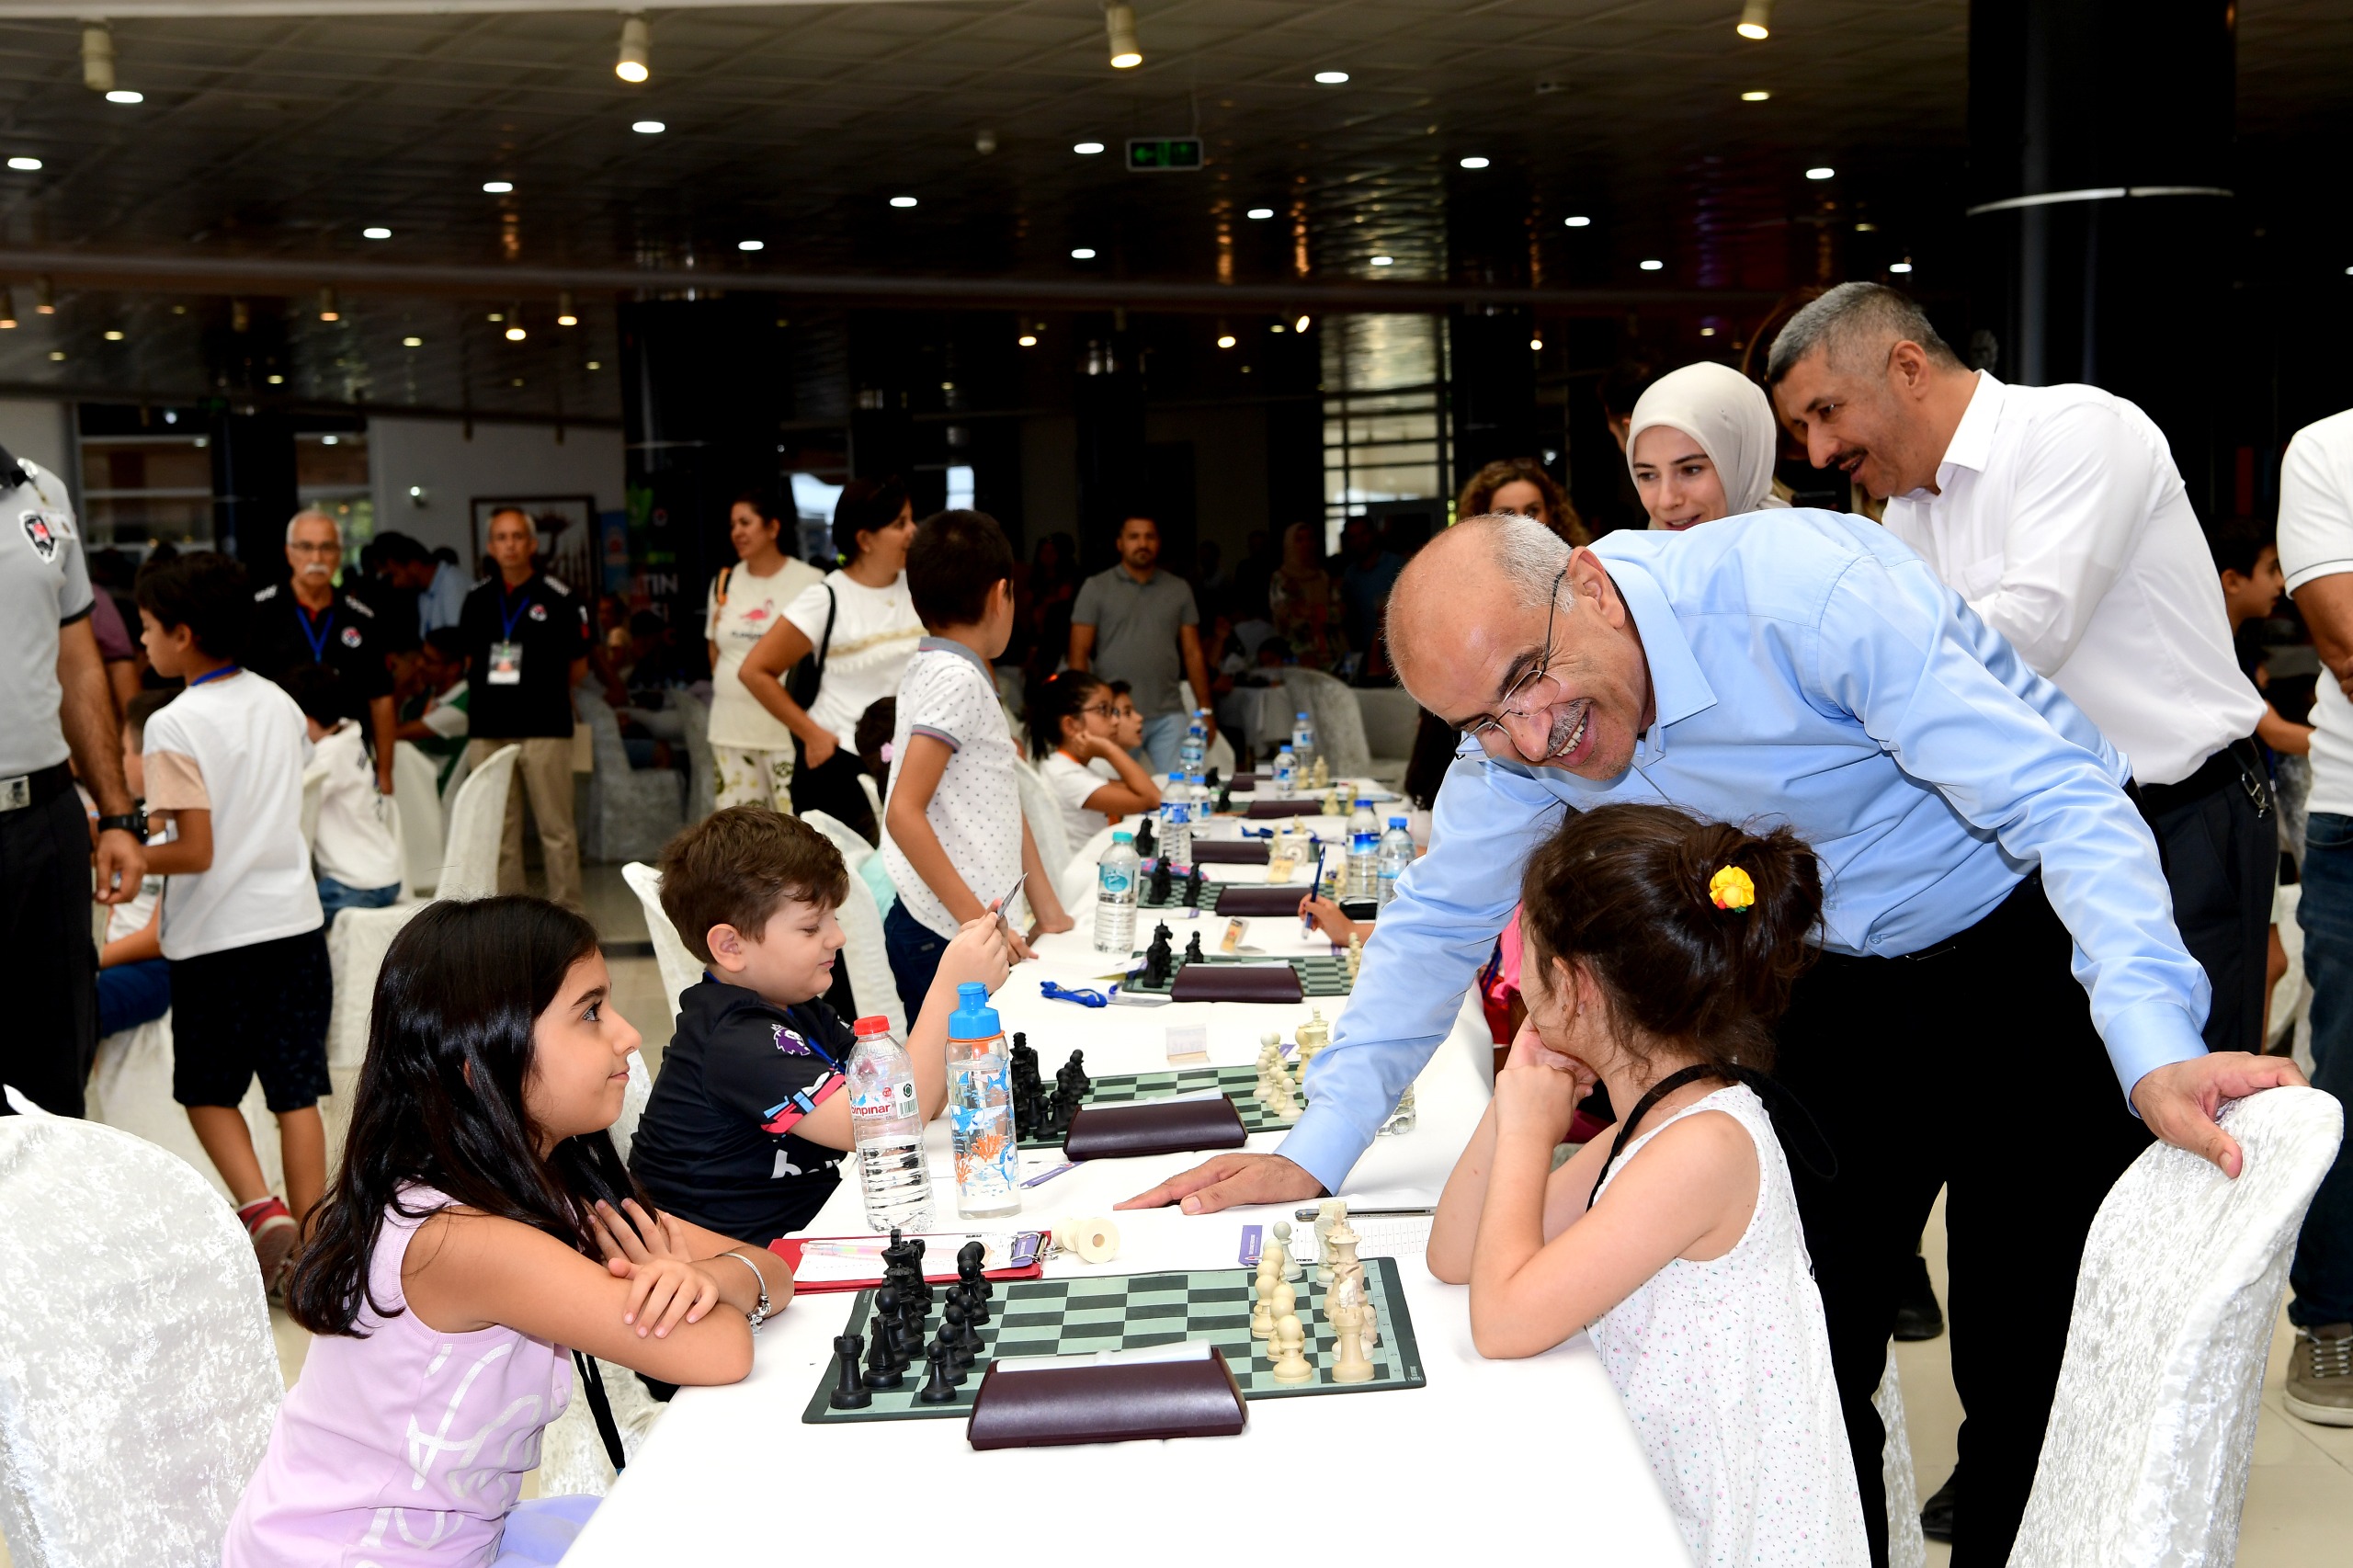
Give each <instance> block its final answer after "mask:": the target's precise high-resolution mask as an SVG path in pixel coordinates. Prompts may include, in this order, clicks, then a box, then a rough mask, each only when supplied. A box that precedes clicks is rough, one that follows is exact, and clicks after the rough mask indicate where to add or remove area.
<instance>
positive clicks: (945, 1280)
mask: <svg viewBox="0 0 2353 1568" xmlns="http://www.w3.org/2000/svg"><path fill="white" fill-rule="evenodd" d="M866 1239H867V1238H865V1237H863V1236H779V1237H778V1238H777V1239H776V1240H774V1241H772V1242H770V1243H769V1244H768V1251H770V1252H772V1253H774V1254H776V1255H777V1256H779V1257H780V1258H782V1259H784V1266H785V1267H787V1268H790V1270H792V1272H793V1274H794V1276H795V1278H794V1279H793V1282H792V1293H793V1294H794V1295H796V1296H818V1295H824V1294H826V1293H827V1292H830V1291H838V1290H872V1289H873V1288H874V1287H875V1286H877V1285H880V1284H881V1283H882V1275H881V1271H880V1270H877V1271H876V1273H875V1275H874V1277H873V1278H870V1279H868V1278H859V1279H812V1280H810V1281H809V1282H808V1283H807V1284H805V1285H804V1284H802V1283H801V1280H800V1278H798V1276H799V1275H800V1273H801V1246H802V1244H804V1243H808V1242H855V1241H863V1240H866ZM1040 1250H1041V1251H1042V1250H1043V1249H1042V1248H1041V1249H1040ZM935 1256H936V1257H938V1260H939V1262H940V1263H941V1264H942V1265H943V1266H944V1267H938V1268H930V1267H926V1269H925V1270H924V1276H923V1277H924V1278H926V1279H927V1280H929V1281H930V1282H932V1283H933V1284H935V1285H945V1284H951V1283H953V1282H954V1280H955V1278H956V1255H955V1254H954V1253H952V1252H951V1253H944V1254H935V1253H932V1252H930V1251H928V1250H926V1252H925V1254H924V1261H925V1262H926V1264H929V1263H930V1262H931V1260H932V1259H933V1258H934V1257H935ZM1045 1272H1046V1265H1045V1260H1044V1259H1043V1258H1040V1259H1039V1260H1038V1261H1037V1262H1035V1263H1031V1264H1028V1265H1026V1266H1024V1267H1019V1268H984V1269H983V1270H982V1271H981V1278H983V1279H1036V1278H1041V1277H1042V1276H1043V1275H1044V1274H1045Z"/></svg>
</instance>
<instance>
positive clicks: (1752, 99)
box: [1740, 87, 1773, 104]
mask: <svg viewBox="0 0 2353 1568" xmlns="http://www.w3.org/2000/svg"><path fill="white" fill-rule="evenodd" d="M1772 96H1773V95H1772V94H1770V93H1768V92H1767V91H1766V90H1765V89H1764V88H1762V87H1751V88H1749V89H1748V91H1746V92H1745V93H1743V94H1741V95H1740V101H1741V102H1742V103H1745V104H1761V103H1763V102H1765V101H1766V100H1767V99H1768V98H1770V97H1772Z"/></svg>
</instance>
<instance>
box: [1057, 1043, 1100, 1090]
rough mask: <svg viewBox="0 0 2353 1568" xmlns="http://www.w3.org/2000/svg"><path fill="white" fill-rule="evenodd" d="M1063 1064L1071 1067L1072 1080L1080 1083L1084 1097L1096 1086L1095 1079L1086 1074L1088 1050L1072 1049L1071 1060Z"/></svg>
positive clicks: (1079, 1086) (1076, 1083)
mask: <svg viewBox="0 0 2353 1568" xmlns="http://www.w3.org/2000/svg"><path fill="white" fill-rule="evenodd" d="M1063 1066H1065V1067H1067V1068H1069V1069H1070V1077H1071V1082H1072V1083H1074V1084H1075V1085H1078V1092H1079V1094H1080V1096H1082V1097H1083V1096H1085V1095H1086V1091H1087V1090H1089V1089H1091V1088H1093V1087H1094V1086H1095V1080H1094V1079H1092V1078H1090V1077H1088V1076H1087V1075H1086V1052H1085V1051H1072V1052H1071V1053H1070V1060H1069V1061H1068V1062H1063Z"/></svg>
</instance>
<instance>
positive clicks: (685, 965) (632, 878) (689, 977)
mask: <svg viewBox="0 0 2353 1568" xmlns="http://www.w3.org/2000/svg"><path fill="white" fill-rule="evenodd" d="M621 881H624V882H627V883H628V884H629V891H630V892H633V893H635V894H637V902H638V904H639V906H640V907H641V908H642V909H643V910H644V911H645V933H646V935H647V936H649V937H652V938H653V939H654V964H655V966H656V967H658V968H659V969H660V970H661V971H662V989H663V991H664V992H665V994H667V995H668V997H669V1000H670V1017H672V1018H674V1019H675V1018H676V1017H677V1016H678V998H679V997H680V996H681V995H683V994H685V993H686V989H687V987H688V986H689V985H692V984H694V983H696V982H697V981H699V980H700V979H701V978H702V960H700V959H699V958H697V957H695V956H694V954H692V953H690V952H688V950H687V943H686V938H684V937H680V936H679V935H678V928H677V926H675V925H673V924H671V921H670V912H669V911H668V910H666V909H664V908H663V907H662V873H661V872H660V871H659V870H657V869H655V868H654V867H652V866H649V865H647V864H646V863H645V862H644V861H642V860H631V862H630V863H629V864H628V865H626V866H623V867H622V868H621Z"/></svg>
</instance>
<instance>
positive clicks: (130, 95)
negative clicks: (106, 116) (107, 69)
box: [107, 87, 147, 104]
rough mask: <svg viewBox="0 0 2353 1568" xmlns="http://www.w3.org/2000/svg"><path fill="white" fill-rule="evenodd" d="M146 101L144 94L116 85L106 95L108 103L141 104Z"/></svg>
mask: <svg viewBox="0 0 2353 1568" xmlns="http://www.w3.org/2000/svg"><path fill="white" fill-rule="evenodd" d="M146 101H147V95H146V94H144V93H134V92H132V91H131V90H130V89H129V88H128V87H117V88H116V89H115V90H114V91H113V92H111V93H108V95H107V102H108V103H110V104H143V103H145V102H146Z"/></svg>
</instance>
